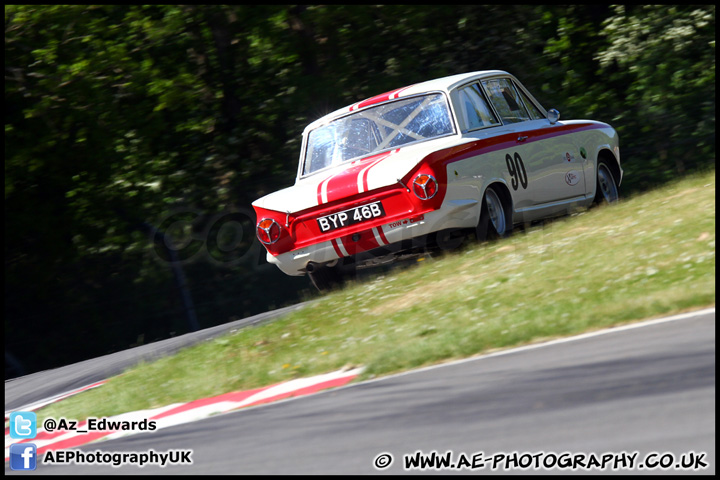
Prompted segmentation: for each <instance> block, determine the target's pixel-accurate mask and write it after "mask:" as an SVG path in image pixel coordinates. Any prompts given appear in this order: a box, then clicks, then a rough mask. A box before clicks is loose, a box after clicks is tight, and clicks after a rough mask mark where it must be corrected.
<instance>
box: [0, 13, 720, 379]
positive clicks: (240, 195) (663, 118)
mask: <svg viewBox="0 0 720 480" xmlns="http://www.w3.org/2000/svg"><path fill="white" fill-rule="evenodd" d="M714 32H715V7H714V6H713V5H703V6H690V5H688V6H671V5H663V6H625V7H608V6H592V5H583V6H580V5H575V6H555V5H548V6H506V5H494V6H471V5H464V6H456V7H454V8H447V7H444V6H402V5H387V6H365V5H338V6H286V5H267V6H253V7H247V6H191V5H187V6H186V5H149V6H143V5H122V6H118V5H115V6H109V5H108V6H98V5H95V6H93V5H73V6H6V7H5V111H6V115H5V214H6V221H5V222H6V223H5V225H6V233H7V235H6V242H5V262H6V268H5V284H6V287H5V298H6V307H5V333H6V358H7V354H8V352H10V354H11V355H13V357H14V358H17V359H18V360H19V362H20V363H21V364H23V365H24V366H25V370H26V371H32V370H36V369H39V368H48V367H50V366H54V365H58V364H62V363H67V362H70V361H75V360H78V359H81V358H87V357H89V356H93V355H98V354H101V353H106V352H109V351H114V350H117V349H122V348H126V347H127V346H128V345H130V344H133V343H138V342H147V341H151V340H153V339H157V338H163V337H166V336H168V335H172V334H177V333H181V332H183V331H186V330H187V328H188V326H187V324H186V322H185V314H186V313H187V310H188V308H189V307H188V305H187V303H186V302H183V299H182V297H181V296H180V295H179V293H178V292H179V290H178V288H177V286H176V284H175V283H174V279H175V278H177V270H173V268H171V266H170V265H169V262H168V261H167V260H168V259H167V258H166V257H164V254H163V252H164V251H165V250H166V246H163V245H162V242H159V243H158V241H157V240H158V238H157V237H153V231H154V230H153V229H154V228H159V227H160V226H161V225H162V227H163V228H166V227H167V229H168V231H172V232H173V235H172V236H170V235H168V237H167V238H168V239H170V238H171V237H172V239H174V241H175V242H176V243H177V244H181V245H184V246H185V251H190V249H191V247H192V246H193V245H195V244H197V245H200V246H201V247H202V249H204V250H203V251H204V252H205V256H204V257H203V256H200V257H197V258H199V260H197V261H189V260H188V259H185V260H187V261H185V262H184V263H183V273H184V275H185V277H186V279H187V286H188V288H189V291H190V292H191V296H192V299H193V300H194V304H193V305H192V308H194V309H195V310H196V313H197V316H198V318H199V321H200V324H201V326H211V325H215V324H218V323H223V322H226V321H228V320H229V319H230V318H232V317H235V316H244V315H249V314H252V313H258V312H260V311H264V310H266V309H268V308H269V307H272V306H280V305H283V304H288V303H293V302H295V301H297V299H298V298H300V297H301V296H303V295H307V294H308V292H307V291H305V290H304V289H305V285H306V283H305V282H304V281H303V280H302V279H296V278H289V277H285V276H284V275H282V274H281V273H280V272H279V271H276V269H275V268H274V267H271V266H268V265H265V264H263V262H262V261H261V260H260V261H258V259H259V258H261V257H262V254H261V251H260V250H259V248H256V247H257V245H255V246H254V247H253V248H252V249H250V248H249V242H250V241H251V240H252V237H253V234H252V228H251V225H250V224H249V223H248V222H247V221H245V223H243V222H242V221H238V222H236V223H235V224H233V225H235V230H233V229H228V228H225V227H228V226H230V225H231V224H230V223H222V222H219V221H218V220H217V219H218V218H219V215H220V216H221V215H230V216H232V215H239V214H238V211H249V203H250V202H251V201H252V200H253V199H255V198H257V197H258V196H260V195H263V194H265V193H267V192H269V191H272V190H275V189H277V188H280V187H283V186H288V185H289V184H291V183H292V182H293V178H294V175H295V170H296V160H297V155H298V152H299V148H300V145H299V135H300V133H301V131H302V129H303V127H304V126H305V125H306V124H307V123H309V122H310V121H312V120H314V119H315V118H318V117H319V116H321V115H323V114H325V113H327V112H329V111H332V110H334V109H336V108H339V107H341V106H343V105H347V104H351V103H354V102H356V101H358V100H360V99H363V98H367V97H369V96H372V95H374V94H377V93H380V92H383V91H387V90H390V89H393V88H397V87H400V86H404V85H409V84H412V83H416V82H419V81H422V80H426V79H429V78H434V77H440V76H444V75H448V74H454V73H460V72H466V71H473V70H483V69H504V70H508V71H511V72H513V73H515V74H516V75H517V76H518V77H519V78H520V79H521V80H522V81H523V82H524V83H525V84H526V85H528V86H529V88H530V89H531V90H532V91H533V92H536V94H537V96H538V98H539V99H540V100H541V101H542V102H543V103H544V104H545V106H546V107H547V108H550V107H556V108H558V109H560V110H561V112H562V113H563V118H571V117H572V118H582V117H585V118H594V119H600V120H604V121H607V122H609V123H611V124H612V125H613V126H615V127H616V128H617V129H618V131H619V133H620V138H621V148H622V153H623V166H624V168H625V171H626V180H625V183H624V185H623V187H624V190H625V192H626V193H627V192H632V191H633V190H637V189H643V188H649V187H652V186H653V185H657V184H658V183H660V182H663V181H666V180H668V179H670V178H672V177H674V176H677V175H678V174H683V173H685V172H689V171H692V170H695V169H698V168H704V167H707V166H709V165H712V164H714V142H715V88H714V84H715V33H714ZM243 209H244V210H243ZM178 210H182V211H184V212H185V213H184V215H185V217H181V216H178V217H174V216H173V215H176V213H175V212H177V211H178ZM233 212H234V213H233ZM241 216H242V215H241ZM227 218H230V217H227ZM237 218H239V217H237ZM173 219H175V220H177V221H175V222H174V223H173V222H172V221H170V220H173ZM181 219H184V220H182V221H180V220H181ZM178 225H179V227H177V226H178ZM243 225H244V227H243ZM173 226H176V227H177V228H176V230H175V231H173V230H172V229H173ZM221 226H222V228H221ZM223 229H224V230H223ZM222 235H229V236H230V237H231V238H230V240H229V242H230V243H232V241H233V240H232V239H233V238H235V240H236V242H235V244H236V246H237V245H243V247H242V248H241V249H240V250H242V252H243V253H245V257H248V258H249V260H248V261H244V262H234V261H230V260H228V258H229V257H231V256H232V255H228V251H225V250H223V247H222V245H221V242H220V243H219V242H217V241H214V240H213V241H210V240H212V239H213V238H215V237H217V238H220V237H222ZM233 235H234V237H233ZM238 238H240V240H239V241H237V240H238ZM209 239H210V240H209ZM215 240H216V238H215ZM168 241H170V240H168ZM238 242H239V243H238ZM237 251H238V250H236V251H235V252H237ZM229 253H230V254H232V253H233V251H229ZM218 259H220V260H218ZM210 260H215V261H210ZM27 338H32V341H29V342H30V344H31V345H32V346H31V347H30V348H29V349H28V348H27V347H26V346H25V344H24V343H21V342H19V340H18V339H27ZM90 339H92V341H88V340H90ZM26 352H31V353H30V354H26Z"/></svg>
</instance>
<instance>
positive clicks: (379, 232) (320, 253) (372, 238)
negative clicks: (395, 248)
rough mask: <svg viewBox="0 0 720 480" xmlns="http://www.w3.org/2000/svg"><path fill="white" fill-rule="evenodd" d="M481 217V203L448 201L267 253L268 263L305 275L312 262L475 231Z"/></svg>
mask: <svg viewBox="0 0 720 480" xmlns="http://www.w3.org/2000/svg"><path fill="white" fill-rule="evenodd" d="M479 215H480V203H479V202H478V201H477V200H473V199H467V200H452V201H445V202H443V205H442V207H441V208H440V209H438V210H434V211H432V212H427V213H424V214H421V215H417V216H414V217H408V218H405V219H402V220H398V221H394V222H390V223H386V224H384V225H379V226H377V227H373V228H370V229H367V230H363V231H361V232H356V233H354V234H352V235H344V236H342V235H341V236H337V237H335V238H333V239H332V240H329V241H323V242H319V243H316V244H312V245H308V246H306V247H303V248H300V249H297V250H293V251H290V252H286V253H281V254H279V255H272V254H270V253H268V254H267V261H268V262H269V263H272V264H274V265H276V266H277V267H278V268H280V270H282V271H283V272H284V273H285V274H287V275H294V276H297V275H304V274H305V273H306V271H307V266H308V263H310V262H313V263H317V264H324V263H329V262H333V261H335V260H338V259H340V258H348V257H354V256H356V255H358V254H360V253H363V252H367V251H370V250H374V249H377V248H382V247H389V246H392V245H397V244H400V243H402V242H404V241H407V240H412V239H414V238H419V237H424V236H426V235H429V234H431V233H434V232H438V231H441V230H448V229H465V228H474V227H475V225H476V224H477V219H478V218H479Z"/></svg>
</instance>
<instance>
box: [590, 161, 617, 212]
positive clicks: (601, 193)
mask: <svg viewBox="0 0 720 480" xmlns="http://www.w3.org/2000/svg"><path fill="white" fill-rule="evenodd" d="M619 197H620V195H619V194H618V187H617V183H615V177H613V174H612V172H611V171H610V168H609V167H608V166H607V164H605V163H604V162H600V163H598V172H597V191H596V193H595V200H594V203H595V204H596V205H598V204H601V203H606V204H612V203H616V202H617V201H618V198H619Z"/></svg>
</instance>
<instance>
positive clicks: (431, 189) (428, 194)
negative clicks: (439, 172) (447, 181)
mask: <svg viewBox="0 0 720 480" xmlns="http://www.w3.org/2000/svg"><path fill="white" fill-rule="evenodd" d="M437 191H438V183H437V180H435V177H433V176H432V175H426V174H424V173H423V174H420V175H418V176H417V177H415V180H413V193H414V194H415V196H416V197H418V198H419V199H421V200H430V199H431V198H433V197H434V196H435V194H436V193H437Z"/></svg>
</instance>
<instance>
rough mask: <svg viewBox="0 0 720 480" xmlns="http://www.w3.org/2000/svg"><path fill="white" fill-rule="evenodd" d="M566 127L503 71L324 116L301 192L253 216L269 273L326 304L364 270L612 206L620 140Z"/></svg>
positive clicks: (578, 123)
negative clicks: (326, 293) (306, 279)
mask: <svg viewBox="0 0 720 480" xmlns="http://www.w3.org/2000/svg"><path fill="white" fill-rule="evenodd" d="M559 117H560V115H559V113H558V112H557V110H554V109H551V110H549V111H547V110H545V109H544V108H543V106H542V105H540V103H538V102H537V100H535V98H534V97H533V96H532V94H531V93H530V92H529V91H528V90H526V89H525V87H523V85H522V84H521V83H520V82H519V81H518V80H517V79H516V78H515V77H514V76H512V75H510V74H509V73H507V72H503V71H498V70H494V71H482V72H473V73H467V74H462V75H455V76H451V77H445V78H440V79H436V80H431V81H428V82H424V83H420V84H417V85H411V86H408V87H404V88H400V89H397V90H393V91H391V92H387V93H384V94H382V95H378V96H375V97H372V98H369V99H367V100H363V101H361V102H358V103H355V104H353V105H350V106H347V107H344V108H341V109H340V110H337V111H336V112H333V113H331V114H329V115H326V116H324V117H322V118H320V119H318V120H316V121H315V122H313V123H311V124H310V125H308V126H307V127H306V128H305V131H304V132H303V136H302V149H301V151H300V162H299V165H298V171H297V178H296V181H295V185H293V186H292V187H289V188H286V189H284V190H280V191H278V192H275V193H272V194H270V195H267V196H265V197H263V198H260V199H258V200H256V201H255V202H253V207H254V209H255V211H256V213H257V223H258V238H259V239H260V241H261V242H262V243H263V245H264V246H265V248H266V249H267V258H268V261H269V262H270V263H273V264H275V265H277V266H278V267H279V268H280V269H281V270H282V271H283V272H285V273H286V274H288V275H305V274H309V276H310V278H311V280H312V282H313V283H314V284H315V285H316V286H317V287H318V288H319V289H320V290H326V289H329V288H331V287H332V286H334V285H337V284H339V283H341V282H342V280H343V278H346V277H347V276H348V275H351V274H352V273H353V272H354V271H355V270H356V269H357V268H360V267H367V266H374V265H378V264H383V263H386V262H389V261H392V260H393V259H397V258H405V257H407V256H408V255H412V254H414V253H417V252H420V251H422V252H426V251H427V249H432V248H440V249H443V248H447V247H449V246H452V245H454V244H457V240H458V239H463V238H466V237H467V236H469V235H473V236H475V237H476V238H477V239H479V240H481V241H483V240H486V239H489V238H497V237H504V236H506V235H508V234H509V233H510V232H511V231H512V229H513V225H516V224H519V223H526V222H532V221H535V220H540V219H543V218H548V217H552V216H558V215H563V214H566V213H568V212H569V211H571V210H573V209H576V208H578V207H589V206H591V205H593V204H596V203H614V202H616V201H617V200H618V187H619V186H620V183H621V181H622V177H623V170H622V168H621V166H620V148H619V142H618V135H617V133H616V132H615V130H614V129H613V128H612V127H611V126H610V125H607V124H605V123H601V122H597V121H592V120H564V121H560V120H559Z"/></svg>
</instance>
